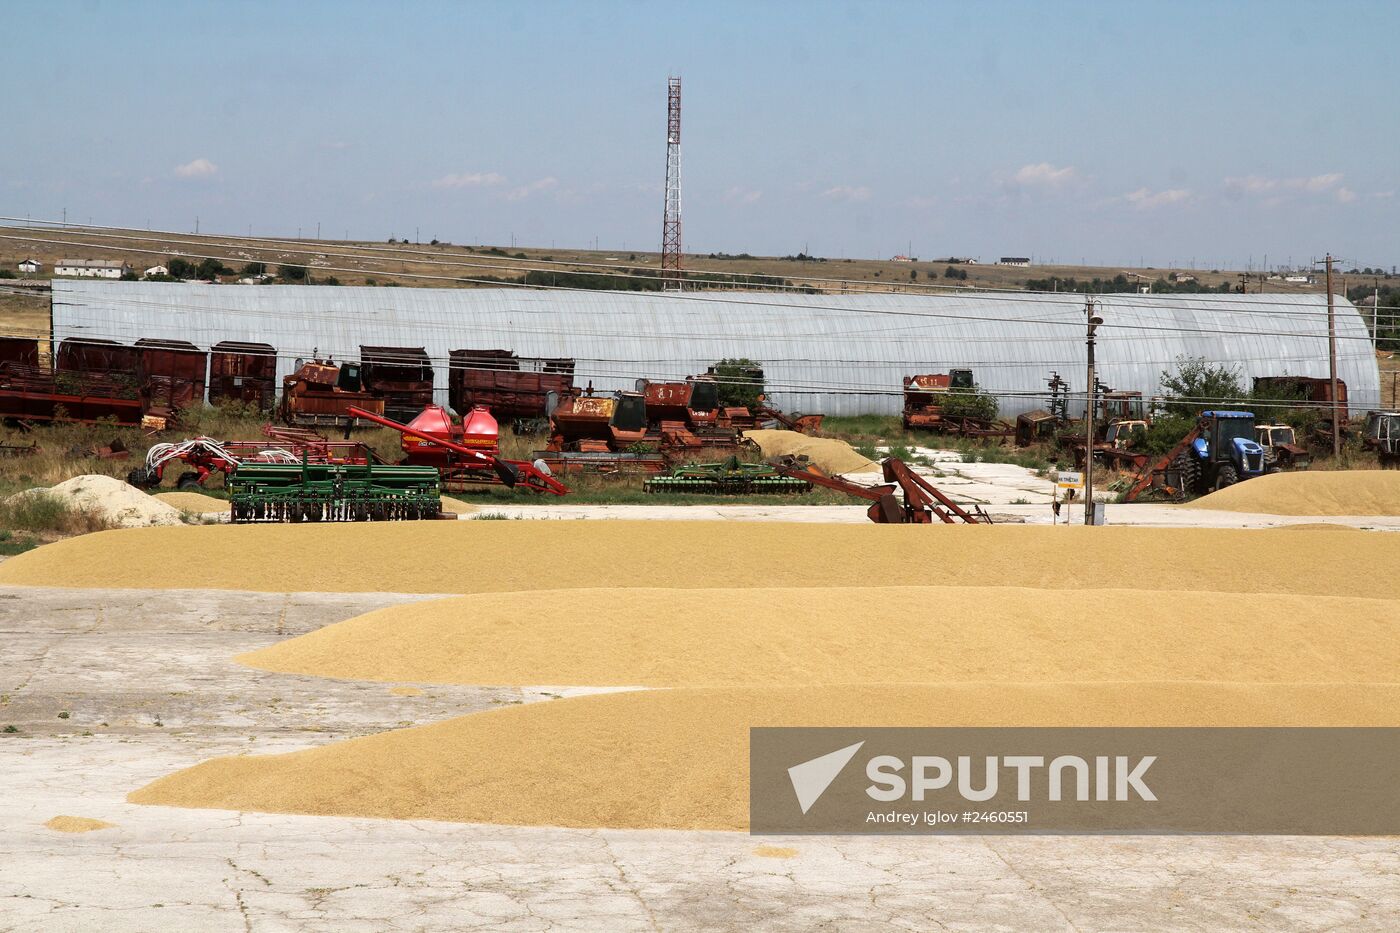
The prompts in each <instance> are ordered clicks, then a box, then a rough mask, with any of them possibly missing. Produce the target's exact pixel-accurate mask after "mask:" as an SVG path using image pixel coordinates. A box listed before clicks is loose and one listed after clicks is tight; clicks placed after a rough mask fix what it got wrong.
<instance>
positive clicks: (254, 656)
mask: <svg viewBox="0 0 1400 933" xmlns="http://www.w3.org/2000/svg"><path fill="white" fill-rule="evenodd" d="M931 607H936V608H935V609H932V611H931ZM1183 607H1190V611H1189V612H1184V611H1183ZM1395 613H1396V604H1395V603H1394V602H1393V601H1390V600H1383V599H1359V598H1344V597H1317V596H1272V595H1261V594H1254V593H1249V594H1238V593H1197V592H1170V591H1167V592H1163V591H1148V590H1131V589H1112V590H1059V591H1047V590H1043V589H1031V588H1020V587H920V586H912V587H887V588H870V587H846V588H842V587H833V588H829V589H823V590H822V591H821V593H820V596H819V598H816V599H814V598H813V595H812V591H811V590H810V589H768V588H753V589H742V590H736V589H711V590H707V591H705V592H704V594H703V595H700V594H696V593H693V592H689V591H686V590H673V589H629V590H624V589H593V590H581V591H580V590H555V591H548V592H541V591H536V592H529V593H500V594H483V595H478V596H462V597H456V598H452V599H441V600H432V601H428V602H418V603H408V604H405V605H400V606H391V607H388V608H385V609H380V610H377V611H374V612H370V613H367V614H365V615H362V616H359V617H358V618H354V619H351V620H349V621H346V622H341V623H339V624H336V625H330V626H327V627H325V628H322V629H319V630H317V631H314V632H311V633H309V634H306V635H302V636H301V637H299V638H293V639H290V640H288V641H284V642H281V643H279V644H276V645H272V646H271V647H268V648H263V649H260V650H258V651H253V652H250V653H248V654H244V655H240V656H239V657H238V658H237V660H238V661H240V662H241V663H243V664H247V665H249V666H252V667H256V668H259V669H261V670H266V671H277V672H280V673H291V674H311V675H314V676H318V677H334V678H338V679H342V680H372V681H383V682H389V683H394V682H404V681H409V682H413V683H441V684H492V685H502V686H504V685H511V686H538V685H551V686H596V687H616V686H646V687H700V686H704V687H711V686H731V685H732V686H739V685H771V686H780V685H783V684H813V683H828V684H832V683H881V682H883V683H957V682H996V683H1018V682H1032V681H1062V682H1093V681H1115V680H1117V681H1212V680H1218V681H1230V682H1237V683H1267V682H1273V683H1295V682H1303V681H1316V680H1327V681H1334V682H1344V683H1356V682H1361V683H1364V682H1370V681H1385V680H1391V679H1393V674H1394V672H1395V671H1397V670H1400V635H1398V634H1397V631H1396V627H1395V624H1394V618H1395ZM892 646H898V647H897V650H891V648H892Z"/></svg>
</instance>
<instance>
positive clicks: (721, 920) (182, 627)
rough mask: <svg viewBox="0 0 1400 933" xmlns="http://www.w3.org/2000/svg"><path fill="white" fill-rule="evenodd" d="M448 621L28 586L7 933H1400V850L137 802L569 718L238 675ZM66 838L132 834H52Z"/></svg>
mask: <svg viewBox="0 0 1400 933" xmlns="http://www.w3.org/2000/svg"><path fill="white" fill-rule="evenodd" d="M425 598H430V597H422V596H401V595H394V594H368V595H364V594H361V595H337V594H264V593H239V592H215V591H119V592H103V591H85V590H62V589H34V588H19V587H0V723H3V724H8V725H13V726H14V727H15V729H16V730H17V731H16V732H13V733H6V734H0V743H2V744H0V787H3V788H4V791H5V803H4V806H3V807H0V930H3V931H29V930H44V931H50V930H104V931H125V930H133V931H134V930H143V931H144V930H201V931H205V930H207V931H222V930H229V931H261V930H326V931H332V930H334V931H342V930H375V931H378V930H386V929H393V930H398V929H403V930H436V929H452V930H469V929H491V930H520V931H535V930H556V929H557V930H600V929H606V930H656V929H661V930H733V929H772V930H788V929H791V930H799V929H801V930H808V929H813V928H817V929H832V930H876V929H920V930H922V929H931V928H939V929H966V930H984V929H1014V930H1029V929H1034V930H1047V929H1061V930H1068V929H1073V930H1110V929H1111V930H1155V929H1163V928H1172V929H1180V930H1245V929H1250V930H1253V929H1260V928H1267V929H1281V930H1324V929H1343V928H1344V929H1348V930H1382V929H1393V923H1394V918H1395V917H1396V916H1398V915H1400V840H1396V839H1365V838H1335V837H1325V838H1300V837H1230V836H1223V837H1170V836H1163V837H1053V836H1028V837H1019V838H1016V837H983V838H979V837H941V838H931V837H889V838H858V837H853V838H847V837H800V838H758V837H751V836H747V835H744V834H740V833H715V832H670V831H668V832H661V831H657V832H636V831H611V830H609V831H589V830H566V829H555V828H525V827H505V826H484V825H464V824H450V823H432V822H425V821H391V820H368V819H346V818H340V817H297V816H285V815H275V814H258V813H235V812H229V811H218V810H185V809H177V808H167V807H143V806H136V805H133V804H128V803H126V802H125V799H124V798H125V795H126V793H127V792H128V791H130V790H132V789H134V788H136V787H139V786H141V785H143V784H145V783H146V782H148V781H150V780H152V779H154V778H157V777H160V776H162V775H165V774H168V773H170V772H172V771H175V770H177V769H180V768H184V767H187V766H189V765H192V764H194V763H196V762H198V761H200V760H203V759H205V758H208V757H210V756H214V755H226V754H232V753H238V752H249V753H265V752H277V751H288V750H293V749H297V748H305V747H309V746H313V745H317V744H321V743H325V742H331V741H336V740H339V739H343V738H347V737H350V736H355V735H362V734H366V733H369V732H374V731H378V730H383V729H389V728H394V727H397V726H404V725H408V724H412V723H421V722H428V721H433V720H438V719H442V718H445V717H448V716H453V715H458V714H462V713H467V712H472V711H476V710H482V709H487V708H490V707H491V706H493V705H495V704H500V703H516V702H536V701H539V702H548V701H549V700H550V699H551V698H552V697H554V696H558V695H562V694H564V693H566V692H567V691H561V690H552V689H549V688H539V689H526V690H521V689H515V688H492V687H440V686H430V685H418V687H419V689H420V690H421V693H420V694H419V695H416V696H403V695H399V694H398V693H396V692H394V689H393V685H386V684H366V683H357V682H350V681H338V680H326V679H321V678H312V677H304V676H298V675H288V674H270V673H265V672H260V671H254V670H251V669H248V668H244V667H242V666H240V665H238V664H236V663H234V662H233V661H232V660H231V659H232V657H233V656H234V655H235V654H237V653H239V652H242V651H247V650H251V649H254V648H258V647H262V646H265V645H268V644H272V643H274V642H276V641H278V640H281V639H283V638H286V637H289V636H292V635H295V634H298V633H301V632H306V631H311V630H313V629H315V628H317V627H319V626H322V625H325V624H328V623H331V622H334V621H337V620H340V619H343V618H347V617H350V616H353V615H356V614H359V613H361V612H364V611H367V610H369V609H373V608H377V607H380V606H384V605H389V604H392V603H398V602H403V601H408V600H414V599H425ZM65 713H66V714H67V715H66V717H63V718H61V714H65ZM0 728H2V727H0ZM483 754H489V750H485V749H483ZM58 815H67V816H79V817H92V818H97V819H101V820H106V821H108V822H110V823H113V824H115V826H114V827H113V828H110V829H103V830H99V831H96V832H89V833H84V834H65V833H60V832H55V831H53V830H50V829H48V828H46V827H45V826H44V823H45V821H47V820H49V819H50V818H52V817H54V816H58Z"/></svg>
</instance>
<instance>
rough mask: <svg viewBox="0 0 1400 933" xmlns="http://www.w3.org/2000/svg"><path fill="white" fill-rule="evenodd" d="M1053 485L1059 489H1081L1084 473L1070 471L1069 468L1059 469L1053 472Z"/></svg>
mask: <svg viewBox="0 0 1400 933" xmlns="http://www.w3.org/2000/svg"><path fill="white" fill-rule="evenodd" d="M1055 485H1056V486H1058V487H1059V488H1061V489H1083V488H1084V474H1083V473H1071V472H1070V471H1069V470H1060V471H1059V472H1058V473H1056V474H1055Z"/></svg>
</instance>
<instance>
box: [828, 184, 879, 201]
mask: <svg viewBox="0 0 1400 933" xmlns="http://www.w3.org/2000/svg"><path fill="white" fill-rule="evenodd" d="M821 196H822V197H824V198H826V199H827V200H828V201H868V200H870V189H869V188H867V187H865V185H855V186H852V185H837V186H836V187H834V188H827V189H826V190H825V191H823V192H822V194H821Z"/></svg>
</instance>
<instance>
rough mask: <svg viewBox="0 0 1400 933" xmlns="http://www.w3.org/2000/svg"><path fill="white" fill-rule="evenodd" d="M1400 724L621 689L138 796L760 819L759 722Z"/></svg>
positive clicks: (1133, 691) (1337, 706) (1306, 715)
mask: <svg viewBox="0 0 1400 933" xmlns="http://www.w3.org/2000/svg"><path fill="white" fill-rule="evenodd" d="M814 724H822V725H831V726H882V725H889V726H919V725H940V726H990V725H1007V724H1016V725H1026V726H1110V725H1115V726H1154V725H1161V726H1167V725H1171V726H1188V725H1202V726H1207V725H1208V726H1232V725H1251V726H1263V725H1276V726H1296V725H1312V726H1326V725H1335V726H1362V725H1375V726H1397V725H1400V687H1397V686H1395V685H1394V684H1385V685H1371V686H1367V687H1359V686H1354V685H1337V684H1300V685H1286V686H1285V685H1267V684H1190V683H1187V684H1015V685H1007V684H993V685H987V684H961V685H948V686H930V685H907V684H906V685H898V686H862V685H842V686H818V687H786V688H767V689H764V688H721V689H679V690H656V691H641V692H631V693H609V694H601V695H594V696H583V697H575V698H572V699H568V700H551V701H547V702H540V703H530V704H526V705H524V706H509V707H503V708H501V709H497V710H492V711H490V712H485V713H477V714H474V715H470V716H463V717H460V718H457V719H451V720H448V721H446V722H441V723H435V724H433V725H429V726H420V727H417V728H413V729H401V730H396V731H393V732H384V733H380V734H378V735H372V736H367V737H365V738H359V739H352V740H350V741H347V742H338V743H335V744H332V745H326V746H322V747H319V748H313V749H309V750H306V751H300V752H292V753H290V754H284V755H272V756H241V757H232V758H217V759H214V760H212V761H206V762H203V763H202V764H199V765H196V766H195V767H193V768H189V769H187V770H184V771H180V772H177V773H175V774H172V775H169V776H167V777H164V778H161V779H160V780H157V781H155V782H154V783H152V784H149V785H147V786H146V787H143V788H141V789H139V790H137V791H134V792H133V793H131V794H130V795H129V796H128V798H127V799H128V800H130V801H131V802H133V803H143V804H163V805H167V806H183V807H201V808H218V809H233V810H258V811H264V812H272V813H307V814H336V815H341V816H360V817H364V816H369V817H391V818H396V819H429V820H452V821H459V822H473V823H507V824H524V825H546V826H580V827H599V826H602V827H621V828H672V829H721V830H742V829H745V828H746V827H747V822H748V730H749V728H750V727H751V726H784V725H786V726H796V725H804V726H807V725H814Z"/></svg>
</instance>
